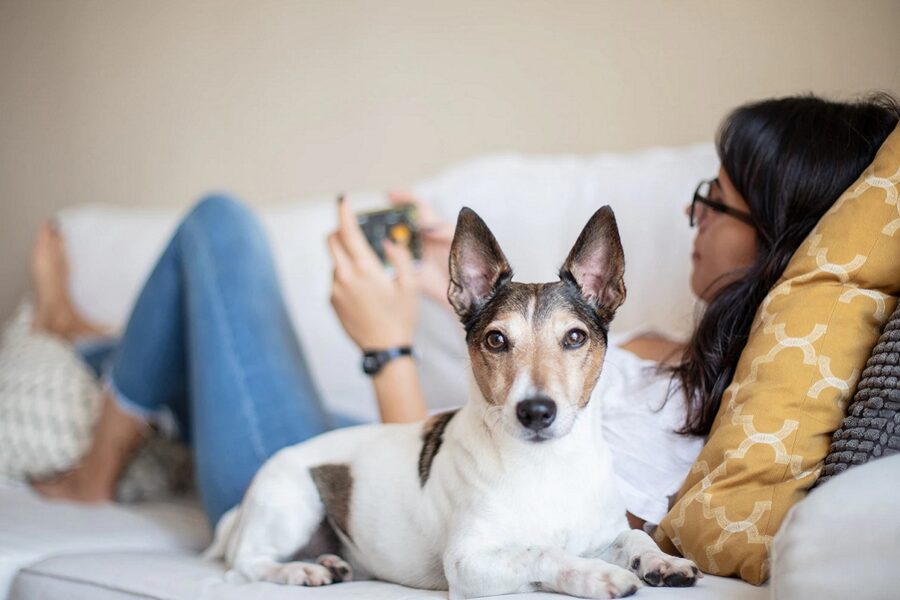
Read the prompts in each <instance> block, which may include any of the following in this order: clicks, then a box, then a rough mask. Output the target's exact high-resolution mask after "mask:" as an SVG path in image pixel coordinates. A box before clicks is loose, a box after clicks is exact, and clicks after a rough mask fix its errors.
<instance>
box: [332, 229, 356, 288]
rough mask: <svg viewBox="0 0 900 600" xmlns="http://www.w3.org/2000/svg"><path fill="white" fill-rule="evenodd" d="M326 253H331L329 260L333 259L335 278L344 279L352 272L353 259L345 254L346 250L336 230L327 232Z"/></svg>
mask: <svg viewBox="0 0 900 600" xmlns="http://www.w3.org/2000/svg"><path fill="white" fill-rule="evenodd" d="M328 253H329V254H330V255H331V260H332V261H334V278H335V279H345V278H346V277H347V276H348V275H349V274H350V273H352V272H353V261H352V260H351V258H350V255H349V254H347V250H345V249H344V245H343V244H342V243H341V239H340V236H339V235H338V232H336V231H334V232H332V233H329V234H328Z"/></svg>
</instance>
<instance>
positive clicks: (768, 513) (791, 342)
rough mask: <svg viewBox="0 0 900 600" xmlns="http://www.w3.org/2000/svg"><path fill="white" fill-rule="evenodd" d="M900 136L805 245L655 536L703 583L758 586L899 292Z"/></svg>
mask: <svg viewBox="0 0 900 600" xmlns="http://www.w3.org/2000/svg"><path fill="white" fill-rule="evenodd" d="M898 188H900V128H898V129H897V130H895V131H894V132H893V133H892V134H891V135H890V136H889V137H888V139H887V140H886V141H885V143H884V145H883V146H882V147H881V149H880V150H879V152H878V154H877V156H876V158H875V161H874V162H873V164H872V165H870V166H869V167H868V168H867V169H866V171H865V172H864V173H863V174H862V175H861V176H860V177H859V179H858V180H857V181H856V182H855V183H854V184H853V185H852V186H851V187H850V189H849V190H847V191H846V192H845V193H844V194H843V195H842V196H841V197H840V198H839V199H838V201H837V202H836V203H835V204H834V206H833V207H832V208H831V209H829V211H828V212H827V213H826V214H825V216H824V217H823V218H822V219H821V221H820V222H819V223H818V224H817V225H816V227H815V228H814V229H813V231H812V232H811V233H810V235H809V236H808V237H807V239H806V240H805V241H804V242H803V244H802V245H801V246H800V248H799V249H798V250H797V252H796V253H795V254H794V256H793V257H792V258H791V261H790V263H789V264H788V266H787V268H786V269H785V272H784V274H783V276H782V277H781V279H780V280H779V281H778V282H777V283H776V285H775V287H773V288H772V290H771V291H770V293H769V294H768V296H767V297H766V298H765V299H764V300H763V302H762V304H761V305H760V307H759V310H758V311H757V314H756V318H755V321H754V324H753V326H752V329H751V332H750V336H749V339H748V341H747V345H746V347H745V349H744V352H743V353H742V355H741V358H740V360H739V362H738V366H737V370H736V372H735V376H734V380H733V381H732V383H731V385H730V386H729V387H728V389H727V390H726V391H725V394H724V396H723V398H722V406H721V408H720V410H719V413H718V415H717V417H716V420H715V422H714V424H713V428H712V431H711V433H710V435H709V438H708V440H707V444H706V446H705V447H704V449H703V450H702V451H701V453H700V456H699V457H698V459H697V462H696V463H695V465H694V467H693V469H692V472H691V474H690V476H689V477H688V479H687V480H686V481H685V484H684V486H683V487H682V489H681V490H680V492H679V494H678V497H677V501H676V503H675V505H674V506H673V508H672V510H671V511H670V512H669V514H668V515H667V516H666V518H664V519H663V521H662V523H660V526H659V527H658V529H657V533H656V537H657V541H659V542H660V544H661V545H662V546H663V547H664V548H666V549H669V550H675V549H677V550H678V551H680V552H681V553H682V554H684V556H686V557H689V558H691V559H693V560H694V561H696V562H697V564H698V566H700V568H701V569H703V570H704V571H706V572H709V573H713V574H718V575H739V576H740V577H742V578H743V579H745V580H747V581H749V582H751V583H760V582H762V581H764V580H765V579H766V578H767V577H768V569H769V564H768V550H769V545H770V543H771V540H772V536H774V535H775V532H776V531H777V530H778V527H779V526H780V525H781V522H782V520H783V519H784V517H785V515H786V514H787V511H788V510H789V509H790V508H791V507H792V506H793V505H794V504H795V503H796V502H797V501H799V500H800V499H801V498H803V497H804V495H805V494H806V490H808V489H809V487H810V486H811V485H812V483H813V482H814V481H815V479H816V477H817V476H818V474H819V471H820V470H821V467H822V462H823V459H824V458H825V455H826V454H827V452H828V447H829V444H830V442H831V434H832V433H833V432H834V430H835V429H837V427H838V425H840V422H841V419H842V418H843V416H844V410H845V407H846V404H847V402H848V400H849V399H850V397H851V395H852V393H853V390H854V388H855V386H856V383H857V380H858V379H859V375H860V373H861V371H862V369H863V366H864V365H865V362H866V359H867V358H868V357H869V355H870V354H871V352H872V348H873V347H874V346H875V342H876V340H877V338H878V335H879V333H880V331H881V328H882V326H883V325H884V323H885V321H886V320H887V318H888V316H889V315H890V314H891V312H892V311H893V309H894V305H895V303H896V298H894V297H893V296H896V295H897V293H898V292H900V271H898V265H900V206H898Z"/></svg>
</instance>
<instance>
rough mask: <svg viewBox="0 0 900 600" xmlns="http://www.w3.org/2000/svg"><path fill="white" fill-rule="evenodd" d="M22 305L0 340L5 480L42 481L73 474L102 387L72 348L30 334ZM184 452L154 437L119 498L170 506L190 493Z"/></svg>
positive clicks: (0, 461) (0, 442) (0, 443)
mask: <svg viewBox="0 0 900 600" xmlns="http://www.w3.org/2000/svg"><path fill="white" fill-rule="evenodd" d="M32 314H33V311H32V307H31V305H30V303H29V302H28V301H25V302H23V303H22V304H21V305H20V306H19V308H18V310H17V311H16V313H15V315H14V316H13V318H12V319H11V320H10V321H9V323H7V325H6V327H5V328H4V331H3V334H2V337H0V477H4V478H6V479H12V480H23V479H32V478H41V477H45V476H49V475H53V474H55V473H59V472H61V471H66V470H68V469H70V468H71V467H73V466H74V465H75V464H76V463H77V462H78V460H79V459H80V458H81V456H82V454H84V452H85V451H87V449H88V447H89V445H90V443H91V438H92V435H93V428H94V423H95V422H96V420H97V417H98V416H99V413H100V408H101V406H102V402H103V392H102V389H101V386H100V383H99V382H98V381H97V379H96V378H95V377H94V375H93V373H92V372H91V371H90V369H89V368H88V366H87V365H86V364H85V363H84V362H83V361H82V360H81V358H80V356H79V355H78V353H77V352H75V350H74V348H73V347H72V345H71V344H69V343H67V342H65V341H64V340H62V339H60V338H58V337H55V336H52V335H47V334H45V333H41V332H36V331H32V330H31V321H32ZM191 479H192V475H191V470H190V456H189V453H188V451H187V449H186V448H184V446H182V445H181V444H177V443H175V442H173V441H171V440H167V439H165V438H163V437H161V436H159V435H152V436H151V437H150V438H149V440H148V441H147V443H145V444H143V445H142V447H141V448H140V450H139V451H138V452H137V453H136V454H135V456H134V457H133V459H132V460H131V462H130V463H129V465H128V467H127V468H126V470H125V473H124V474H123V476H122V478H121V480H120V481H119V485H118V488H117V490H116V498H117V499H118V500H119V501H123V502H136V501H139V500H150V499H160V498H166V497H169V496H170V495H172V494H173V493H183V492H186V491H189V489H190V487H191Z"/></svg>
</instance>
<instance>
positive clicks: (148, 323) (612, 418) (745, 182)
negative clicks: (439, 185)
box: [36, 95, 900, 526]
mask: <svg viewBox="0 0 900 600" xmlns="http://www.w3.org/2000/svg"><path fill="white" fill-rule="evenodd" d="M898 117H900V109H898V106H897V103H896V102H895V101H894V100H893V99H892V98H890V97H888V96H885V95H878V96H873V97H871V98H869V99H867V100H865V101H862V102H859V103H853V104H848V103H836V102H828V101H825V100H821V99H818V98H814V97H795V98H785V99H779V100H769V101H764V102H760V103H755V104H750V105H746V106H743V107H740V108H738V109H737V110H735V111H734V112H733V113H732V114H731V115H730V116H729V117H728V118H727V119H726V120H725V122H724V124H723V125H722V127H721V129H720V132H719V136H718V151H719V156H720V159H721V165H722V166H721V168H720V170H719V174H718V177H717V178H716V179H714V180H712V181H710V182H704V183H702V184H701V185H700V186H699V187H698V190H697V192H696V194H695V196H694V199H693V201H692V203H691V204H690V206H689V207H688V209H687V215H688V218H689V222H690V224H691V225H692V226H697V235H696V239H695V244H694V254H693V257H692V259H693V273H692V275H691V286H692V289H693V290H694V292H695V293H696V295H697V296H698V297H699V298H700V299H701V300H702V301H703V302H705V303H706V305H707V307H706V310H705V312H704V314H703V317H702V318H701V319H700V321H699V323H698V326H697V330H696V331H695V333H694V334H693V335H692V337H691V339H690V340H689V342H688V343H687V344H686V345H685V346H684V347H683V348H682V347H681V346H679V345H677V344H675V343H673V342H671V341H669V340H665V339H662V338H659V337H654V336H651V335H645V336H641V337H638V338H636V339H632V340H629V341H627V343H625V344H624V345H623V348H624V350H626V351H628V352H627V353H620V354H619V355H618V356H619V358H618V359H616V358H614V357H613V356H612V354H615V352H611V356H610V358H608V361H610V360H619V361H620V366H621V365H622V364H625V363H628V364H629V365H637V366H640V367H642V366H644V365H646V364H649V363H645V362H641V361H642V360H644V359H646V360H652V361H656V362H657V363H671V364H670V365H669V366H668V367H667V369H668V373H663V374H662V376H660V374H659V373H657V374H656V375H650V374H648V373H647V370H646V369H635V368H632V367H630V366H629V367H628V368H627V369H620V371H622V372H626V373H630V374H631V375H634V374H636V373H640V374H641V375H640V377H643V378H645V379H647V380H648V381H649V384H648V385H633V382H631V383H627V382H626V384H622V385H623V386H624V387H623V388H622V390H624V391H625V392H629V390H630V391H631V392H633V395H632V397H628V398H625V396H626V395H627V393H623V394H619V396H620V402H619V405H618V406H616V405H615V403H614V405H613V406H612V407H611V409H610V414H609V418H607V419H606V421H607V423H606V425H607V431H608V432H609V433H611V434H612V438H613V439H610V438H609V437H608V438H607V440H608V441H610V446H611V448H612V449H613V451H614V453H615V452H616V450H617V448H618V450H619V452H618V455H619V456H622V457H623V458H622V459H621V461H620V464H619V465H618V466H617V470H618V471H619V472H620V480H622V481H620V482H621V483H623V488H624V493H625V496H626V505H627V506H628V508H629V511H630V512H631V513H632V515H631V522H632V524H633V526H640V525H641V524H642V523H643V521H644V520H650V521H653V522H656V521H658V519H659V517H660V516H661V512H662V513H663V514H664V509H665V505H666V497H667V496H668V495H669V494H671V493H673V492H674V491H675V489H677V484H678V483H679V482H680V481H681V480H683V478H684V476H685V475H686V473H687V470H688V469H689V467H690V464H691V462H692V461H693V459H694V457H695V456H696V453H697V452H698V451H699V448H700V445H701V444H702V440H703V437H704V436H705V435H706V434H707V433H708V432H709V428H710V426H711V423H712V419H713V417H714V416H715V414H716V411H717V409H718V406H719V402H720V400H721V396H722V393H723V391H724V389H725V387H726V386H727V385H728V383H729V382H730V380H731V376H732V374H733V372H734V368H735V365H736V362H737V359H738V357H739V355H740V352H741V349H742V348H743V345H744V343H745V342H746V337H747V334H748V330H749V326H750V323H751V321H752V319H753V316H754V314H755V312H756V309H757V307H758V305H759V303H760V301H761V300H762V299H763V297H764V296H765V294H766V292H767V291H768V289H769V288H770V287H771V286H772V284H773V283H774V282H775V281H776V280H777V278H778V277H779V275H780V274H781V273H782V271H783V270H784V268H785V266H786V264H787V262H788V260H789V259H790V256H791V255H792V253H793V252H794V250H796V248H797V247H798V246H799V244H800V243H801V242H802V241H803V239H804V238H805V236H806V235H807V234H808V233H809V231H810V230H811V229H812V227H813V226H814V225H815V223H816V222H817V221H818V219H819V218H820V217H821V216H822V214H824V213H825V211H826V210H827V209H828V207H829V206H831V204H832V203H833V202H834V201H835V200H836V199H837V198H838V196H839V195H840V194H841V193H842V192H843V191H844V189H846V188H847V187H848V186H849V185H850V184H851V183H852V182H853V181H854V180H855V179H856V177H857V176H858V175H859V174H860V173H861V172H862V170H863V169H864V168H865V167H866V166H867V165H868V164H869V163H870V162H871V160H872V159H873V157H874V155H875V153H876V151H877V150H878V148H879V146H880V145H881V143H882V142H883V141H884V139H885V138H886V137H887V135H888V134H889V133H890V132H891V131H892V130H893V128H894V127H895V126H896V124H897V121H898ZM395 200H397V201H402V200H410V199H409V198H403V197H395ZM422 210H423V214H424V217H425V218H424V223H425V225H426V226H427V229H426V244H425V256H424V257H423V261H422V267H421V269H420V270H419V271H418V272H417V271H416V270H415V269H414V268H413V264H412V260H411V258H410V256H409V254H408V253H407V252H406V251H405V250H404V249H403V248H402V247H398V246H394V245H391V244H388V245H387V246H386V249H385V250H386V253H387V256H388V258H389V260H390V261H391V262H392V263H393V265H394V267H395V271H396V277H395V278H389V277H388V276H387V275H386V274H385V272H384V270H383V269H382V267H381V265H380V263H379V261H378V259H377V258H376V256H375V254H374V252H373V251H372V250H371V249H370V248H369V247H368V245H367V243H366V241H365V238H364V237H363V235H362V233H361V231H360V230H359V227H358V226H357V224H356V220H355V218H354V215H353V214H352V212H351V211H350V209H349V207H348V206H347V204H346V203H344V202H341V203H339V222H340V226H339V228H338V230H337V231H336V232H334V233H333V234H331V235H330V236H329V238H328V245H329V249H330V252H331V255H332V258H333V260H334V284H333V292H332V304H333V306H334V309H335V311H336V312H337V315H338V316H339V318H340V320H341V322H342V324H343V326H344V328H345V329H346V331H347V333H348V334H349V335H350V337H351V338H352V339H353V340H354V341H355V342H356V344H357V345H358V346H359V347H360V348H361V349H364V350H367V349H386V348H397V347H402V346H407V345H409V344H410V343H411V340H412V334H413V330H414V327H415V322H416V296H417V294H418V292H419V291H420V290H422V291H424V292H426V293H428V294H429V295H431V296H433V297H435V298H437V299H440V300H441V301H442V302H443V301H444V295H445V292H446V289H447V283H448V274H447V250H448V247H449V239H450V237H449V230H450V228H449V227H448V226H447V225H446V224H441V223H439V222H438V221H437V220H436V219H434V218H433V217H432V216H431V215H429V214H428V211H427V207H425V206H422ZM679 353H680V355H681V359H680V360H674V357H676V356H678V355H679ZM608 371H609V370H605V371H604V373H606V372H608ZM670 377H671V381H672V382H674V383H675V384H676V385H675V386H670V385H668V382H669V378H670ZM632 379H634V377H632ZM106 382H107V390H108V393H107V400H106V403H105V405H104V411H103V414H102V417H101V420H100V423H99V425H98V428H97V433H96V438H95V440H94V444H93V446H92V448H91V450H90V451H89V452H88V454H87V456H86V457H85V459H84V461H83V463H82V465H81V466H80V467H79V468H77V469H76V470H75V471H73V472H72V473H70V474H69V475H68V476H66V477H65V478H63V479H62V480H60V481H57V482H47V483H42V484H38V485H37V486H36V487H37V489H38V490H39V491H40V492H41V493H44V494H46V495H48V496H56V497H64V498H71V499H79V500H104V499H109V498H110V497H111V495H112V490H113V486H114V484H115V481H116V478H117V477H118V475H119V473H120V472H121V469H122V466H123V465H124V464H125V461H126V459H127V457H128V454H129V453H130V451H131V450H132V449H133V448H134V447H135V446H136V444H137V443H138V441H139V440H140V436H141V431H142V430H143V428H144V427H145V423H146V422H147V421H148V420H151V419H153V418H156V417H158V415H159V414H160V411H161V410H162V409H163V408H164V407H167V408H168V409H170V410H171V411H172V413H174V415H175V417H176V421H177V423H178V425H179V426H180V430H181V432H182V435H183V436H184V437H185V438H186V439H188V440H189V441H190V443H191V444H192V446H193V449H194V455H195V466H196V471H197V479H198V485H199V489H200V495H201V499H202V501H203V504H204V507H205V509H206V512H207V515H208V517H209V520H210V522H211V523H215V522H216V521H217V520H218V518H219V516H221V514H223V513H224V512H225V511H226V510H227V509H228V508H230V507H231V506H232V505H234V504H235V503H237V502H238V501H240V499H241V497H242V495H243V492H244V490H245V489H246V487H247V485H248V483H249V481H250V478H251V477H252V476H253V474H254V473H255V471H256V469H257V468H258V467H259V466H260V465H261V464H262V462H264V461H265V459H266V458H267V457H268V456H270V455H271V454H272V453H274V452H275V451H277V450H278V449H280V448H282V447H284V446H286V445H289V444H293V443H297V442H299V441H302V440H304V439H307V438H308V437H310V436H313V435H315V434H317V433H320V432H323V431H325V430H327V429H329V428H331V427H333V426H334V422H333V420H332V418H331V416H330V415H328V414H327V413H326V412H325V411H324V410H323V408H322V406H321V404H320V402H319V400H318V396H317V393H316V391H315V389H314V388H313V385H312V383H311V379H310V377H309V373H308V371H307V369H306V367H305V366H304V361H303V355H302V352H301V350H300V348H299V347H298V346H297V342H296V337H295V335H294V334H293V332H292V330H291V325H290V322H289V320H288V318H287V314H286V311H285V308H284V304H283V302H282V300H281V298H280V296H279V290H278V286H277V282H276V280H275V274H274V269H273V266H272V260H271V256H270V254H269V251H268V248H267V246H266V243H265V239H264V237H263V234H262V232H261V230H260V228H259V226H258V224H257V222H256V221H255V219H254V218H253V217H252V215H251V214H250V213H249V212H248V211H247V210H246V209H245V208H244V207H243V206H241V205H240V204H238V203H236V202H234V201H232V200H229V199H227V198H222V197H216V198H208V199H206V200H204V201H202V202H200V203H199V204H198V205H197V206H196V207H195V208H194V209H193V210H192V211H191V213H190V214H189V215H188V216H187V217H186V218H185V219H184V221H183V222H182V223H181V224H180V226H179V227H178V229H177V231H176V233H175V235H174V237H173V239H172V241H171V242H170V243H169V245H168V246H167V248H166V250H165V251H164V252H163V255H162V257H161V258H160V260H159V263H158V264H157V265H156V267H155V269H154V270H153V272H152V274H151V275H150V278H149V279H148V281H147V283H146V285H145V287H144V289H143V291H142V293H141V295H140V297H139V299H138V301H137V303H136V305H135V307H134V310H133V312H132V315H131V318H130V320H129V323H128V326H127V328H126V331H125V334H124V335H123V337H122V339H121V341H120V342H119V346H118V349H117V352H116V355H115V358H114V360H113V361H112V365H111V368H110V369H108V370H107V371H106ZM373 384H374V386H375V391H376V395H377V398H378V403H379V407H380V409H381V415H382V419H383V420H384V421H386V422H403V421H414V420H418V419H420V418H422V417H424V416H425V403H424V401H423V399H422V394H421V388H420V386H419V384H418V380H417V375H416V371H415V365H414V362H413V360H412V359H411V358H410V357H408V356H400V357H397V358H395V359H393V360H391V361H390V362H388V363H387V364H386V365H385V366H384V367H383V368H382V369H381V370H380V371H378V373H377V374H375V375H374V376H373ZM660 384H661V385H660ZM603 385H607V386H609V385H616V384H615V383H612V384H610V383H605V384H604V383H603V380H601V386H603ZM598 387H600V386H598ZM681 389H683V390H684V393H681V392H680V391H679V392H676V391H675V390H681ZM667 395H668V397H669V399H670V401H669V402H668V403H667V404H665V406H663V407H662V409H660V404H661V403H664V401H665V398H666V397H667ZM687 399H689V400H687ZM635 406H637V407H639V412H638V413H635V412H634V407H635ZM629 411H631V412H629ZM635 414H638V417H639V418H640V419H641V420H642V421H641V423H640V427H627V425H629V424H628V423H626V421H627V419H626V418H625V417H626V416H628V415H630V416H632V417H633V416H634V415H635ZM623 415H624V416H623ZM654 415H659V416H654ZM617 418H620V419H621V420H620V422H619V425H620V426H619V427H616V419H617ZM625 428H628V429H629V431H630V432H632V434H633V433H634V432H635V431H636V430H639V431H640V432H641V433H642V435H641V436H638V435H629V436H628V437H627V439H626V438H624V437H623V436H621V435H620V436H619V438H615V433H616V431H617V430H618V431H619V433H621V431H622V430H623V429H625ZM675 429H677V430H678V431H679V432H680V433H681V434H683V435H680V436H679V435H675V434H673V433H672V430H675ZM639 438H640V439H639ZM647 440H649V441H650V442H651V443H645V442H646V441H647ZM654 440H656V441H657V442H658V441H659V440H664V445H665V446H666V450H665V451H664V452H661V453H657V454H656V455H654V456H651V455H649V454H648V452H650V450H648V448H653V441H654ZM628 443H630V444H631V447H626V444H628ZM629 456H632V457H637V458H636V459H635V460H632V461H631V462H629V460H628V458H627V457H629ZM617 460H619V459H618V458H617ZM641 464H644V465H649V464H653V465H655V466H656V468H657V469H660V470H661V472H662V473H664V474H665V475H666V476H667V477H665V478H660V477H644V478H643V479H641V478H640V477H639V476H638V475H635V477H636V478H631V479H629V477H631V475H632V474H635V473H637V472H639V471H641V472H642V471H643V469H641V468H639V467H638V466H637V465H641ZM660 482H661V483H660Z"/></svg>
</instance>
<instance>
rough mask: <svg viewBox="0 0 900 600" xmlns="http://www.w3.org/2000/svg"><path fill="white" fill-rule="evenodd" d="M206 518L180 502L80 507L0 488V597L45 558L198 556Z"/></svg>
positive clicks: (205, 534)
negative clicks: (148, 553) (141, 553)
mask: <svg viewBox="0 0 900 600" xmlns="http://www.w3.org/2000/svg"><path fill="white" fill-rule="evenodd" d="M209 540H210V533H209V528H208V526H207V524H206V517H205V516H204V515H203V512H202V511H201V510H200V508H199V506H197V505H196V504H194V503H185V502H148V503H144V504H135V505H120V504H108V505H103V506H86V505H79V504H73V503H70V502H59V501H48V500H45V499H43V498H41V497H39V496H37V495H36V494H35V493H34V492H32V491H31V489H30V488H28V487H27V486H25V485H22V484H11V483H4V484H2V485H0V598H3V597H5V594H6V590H7V588H8V587H9V584H10V583H11V581H12V579H13V578H14V577H15V575H16V572H17V571H18V570H19V569H20V568H22V567H26V566H28V565H31V564H34V563H36V562H38V561H41V560H43V559H45V558H47V557H50V556H58V555H63V554H78V553H82V552H103V551H110V550H116V551H120V550H125V551H128V550H157V551H160V550H161V551H171V550H175V551H178V550H181V551H194V552H198V551H200V550H201V549H203V548H205V547H206V545H207V544H208V543H209Z"/></svg>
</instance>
